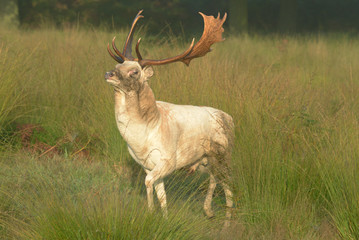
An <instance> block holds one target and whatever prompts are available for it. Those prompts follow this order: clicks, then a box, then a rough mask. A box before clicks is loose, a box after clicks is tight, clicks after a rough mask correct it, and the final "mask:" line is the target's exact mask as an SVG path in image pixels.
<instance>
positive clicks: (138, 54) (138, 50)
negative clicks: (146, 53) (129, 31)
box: [136, 38, 142, 61]
mask: <svg viewBox="0 0 359 240" xmlns="http://www.w3.org/2000/svg"><path fill="white" fill-rule="evenodd" d="M140 42H141V38H139V39H138V41H137V44H136V55H137V59H138V61H141V60H142V56H141V53H140Z"/></svg>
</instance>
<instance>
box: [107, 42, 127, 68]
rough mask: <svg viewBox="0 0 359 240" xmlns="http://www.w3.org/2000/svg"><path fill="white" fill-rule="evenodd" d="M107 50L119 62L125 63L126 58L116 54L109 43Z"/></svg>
mask: <svg viewBox="0 0 359 240" xmlns="http://www.w3.org/2000/svg"><path fill="white" fill-rule="evenodd" d="M107 51H108V53H109V54H110V55H111V57H112V58H113V59H115V61H116V62H118V63H123V62H124V59H122V58H120V57H118V56H116V55H115V54H113V53H112V51H111V49H110V44H109V43H108V44H107Z"/></svg>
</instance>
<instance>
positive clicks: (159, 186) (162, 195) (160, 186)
mask: <svg viewBox="0 0 359 240" xmlns="http://www.w3.org/2000/svg"><path fill="white" fill-rule="evenodd" d="M155 189H156V193H157V198H158V201H160V204H161V209H162V212H163V216H164V217H165V218H167V217H168V212H167V197H166V191H165V184H164V183H163V180H162V179H161V180H159V181H158V182H157V183H155Z"/></svg>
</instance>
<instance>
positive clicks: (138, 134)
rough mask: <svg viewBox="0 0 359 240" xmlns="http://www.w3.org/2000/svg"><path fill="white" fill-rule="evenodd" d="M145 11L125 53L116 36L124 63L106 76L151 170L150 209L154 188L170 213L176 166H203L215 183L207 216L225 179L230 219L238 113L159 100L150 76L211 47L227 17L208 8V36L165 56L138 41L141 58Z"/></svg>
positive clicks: (128, 132)
mask: <svg viewBox="0 0 359 240" xmlns="http://www.w3.org/2000/svg"><path fill="white" fill-rule="evenodd" d="M141 12H142V11H140V12H139V13H138V14H137V16H136V18H135V20H134V22H133V24H132V27H131V30H130V33H129V35H128V37H127V40H126V43H125V47H124V50H123V53H121V52H120V51H119V50H118V49H117V48H116V46H115V43H114V40H115V39H113V41H112V46H113V49H114V50H115V52H116V54H117V55H114V54H113V53H112V52H111V50H110V48H109V45H108V47H107V49H108V51H109V53H110V55H111V56H112V57H113V58H114V59H115V60H116V61H117V62H119V64H117V65H116V68H115V69H114V70H112V71H111V72H107V73H106V74H105V80H106V81H107V82H108V83H110V84H111V85H112V86H113V87H114V90H115V117H116V124H117V127H118V129H119V131H120V133H121V135H122V137H123V139H124V140H125V141H126V142H127V145H128V150H129V152H130V154H131V156H132V157H133V159H134V160H135V161H136V162H137V163H138V164H140V165H141V166H142V167H143V168H144V170H145V172H146V174H147V176H146V179H145V185H146V190H147V199H148V206H149V209H150V210H152V209H153V208H154V206H153V188H155V189H156V193H157V198H158V199H159V202H160V204H161V208H162V210H163V213H164V215H165V216H167V200H166V192H165V188H164V183H163V178H164V177H166V176H168V175H169V174H171V173H172V172H173V171H175V170H177V169H180V168H184V167H189V168H190V170H191V171H195V170H196V169H197V168H201V169H203V170H205V171H206V172H208V173H209V176H210V184H209V188H208V192H207V195H206V199H205V202H204V210H205V212H206V214H207V216H209V217H211V216H213V212H212V209H211V202H212V196H213V192H214V189H215V187H216V183H217V182H218V181H219V182H220V183H221V184H222V186H223V188H224V192H225V195H226V205H227V207H228V208H227V212H226V216H227V221H226V223H225V225H228V224H229V219H230V217H231V212H230V209H229V208H231V207H232V206H233V201H232V192H231V190H230V188H229V185H228V176H229V169H228V167H229V161H230V159H231V152H232V147H233V140H234V125H233V120H232V118H231V117H230V116H229V115H228V114H226V113H225V112H223V111H221V110H218V109H214V108H211V107H198V106H191V105H176V104H171V103H167V102H161V101H156V99H155V96H154V94H153V91H152V89H151V88H150V86H149V84H148V80H149V79H150V78H151V77H152V75H153V70H152V67H151V65H162V64H168V63H172V62H176V61H182V62H184V63H186V64H189V62H190V61H191V60H192V59H193V58H196V57H201V56H203V55H205V54H206V53H207V52H209V51H210V48H209V47H210V46H211V45H212V44H213V43H215V42H218V41H222V40H223V39H222V32H223V28H222V25H223V22H224V21H225V18H226V15H225V16H224V18H223V19H220V18H219V16H218V17H217V18H216V19H215V18H213V17H209V16H206V15H204V14H202V16H203V18H204V21H205V28H204V29H205V30H204V33H203V35H202V38H201V39H200V40H199V42H198V43H197V44H196V45H194V41H192V44H191V46H190V47H189V48H188V49H187V50H186V51H185V52H184V53H182V54H181V55H178V56H176V57H172V58H168V59H163V60H148V59H142V56H141V54H140V52H139V42H140V41H138V43H137V45H136V53H137V56H138V58H137V59H135V58H134V57H133V56H132V54H131V42H132V36H133V32H134V26H135V24H136V22H137V21H138V19H140V18H141V17H143V16H142V15H140V13H141Z"/></svg>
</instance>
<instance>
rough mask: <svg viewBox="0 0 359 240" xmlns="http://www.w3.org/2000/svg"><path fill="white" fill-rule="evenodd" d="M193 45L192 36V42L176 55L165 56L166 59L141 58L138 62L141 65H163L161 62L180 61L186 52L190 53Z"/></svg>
mask: <svg viewBox="0 0 359 240" xmlns="http://www.w3.org/2000/svg"><path fill="white" fill-rule="evenodd" d="M193 47H194V38H193V39H192V43H191V45H190V46H189V48H188V49H187V50H186V51H184V52H183V53H182V54H180V55H178V56H175V57H171V58H166V59H162V60H150V59H143V60H141V61H138V62H139V64H140V65H141V66H142V67H145V66H147V65H163V64H168V63H173V62H177V61H182V60H183V59H184V58H185V57H186V56H187V55H188V54H190V53H191V51H192V50H193Z"/></svg>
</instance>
